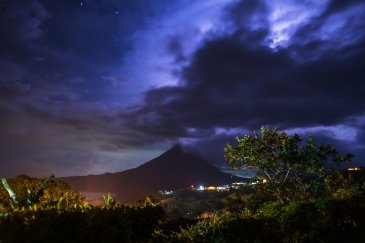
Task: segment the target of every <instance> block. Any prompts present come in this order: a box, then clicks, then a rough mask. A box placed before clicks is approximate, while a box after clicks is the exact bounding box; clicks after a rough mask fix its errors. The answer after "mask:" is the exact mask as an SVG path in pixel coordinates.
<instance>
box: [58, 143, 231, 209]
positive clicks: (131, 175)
mask: <svg viewBox="0 0 365 243" xmlns="http://www.w3.org/2000/svg"><path fill="white" fill-rule="evenodd" d="M62 179H63V180H65V181H66V182H68V183H70V184H71V185H72V186H74V187H75V188H76V189H77V190H79V191H82V192H99V193H109V192H110V193H112V194H114V195H116V199H117V200H118V201H121V202H123V203H130V202H134V201H136V200H138V199H142V198H143V197H144V196H146V195H148V194H150V193H152V192H157V191H158V190H176V189H182V188H188V187H190V186H191V185H223V184H229V183H232V182H234V181H237V180H236V178H234V177H233V178H232V176H231V175H229V174H226V173H223V172H221V171H220V170H218V169H217V168H216V167H214V166H213V165H212V164H211V163H209V162H208V161H206V160H204V159H203V158H201V157H199V156H197V155H195V154H191V153H187V152H184V151H183V149H182V148H181V147H180V146H179V145H176V146H174V147H172V148H171V149H170V150H168V151H166V152H165V153H163V154H161V155H160V156H158V157H157V158H155V159H152V160H151V161H148V162H147V163H144V164H142V165H140V166H139V167H137V168H134V169H130V170H126V171H122V172H116V173H106V174H102V175H88V176H72V177H65V178H62Z"/></svg>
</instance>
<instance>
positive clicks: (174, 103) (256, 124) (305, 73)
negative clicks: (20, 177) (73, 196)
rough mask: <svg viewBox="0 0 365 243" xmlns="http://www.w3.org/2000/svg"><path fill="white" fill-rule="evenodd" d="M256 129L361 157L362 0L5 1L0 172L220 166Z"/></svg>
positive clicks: (364, 105)
mask: <svg viewBox="0 0 365 243" xmlns="http://www.w3.org/2000/svg"><path fill="white" fill-rule="evenodd" d="M262 125H267V126H269V127H278V128H279V129H280V130H283V131H286V132H288V133H290V134H293V133H298V134H300V135H303V136H306V135H308V134H312V135H314V137H315V138H316V141H317V142H318V143H320V142H326V143H332V144H334V145H335V146H336V147H338V148H339V149H340V151H342V152H351V153H353V154H355V156H356V157H355V159H354V162H355V164H358V165H365V2H364V1H363V0H350V1H349V0H346V1H329V0H306V1H296V0H266V1H264V0H262V1H259V0H246V1H237V0H236V1H235V0H199V1H198V0H196V1H193V0H174V1H172V0H133V1H131V0H108V1H107V0H85V1H80V0H62V1H61V0H58V1H53V0H52V1H51V0H48V1H47V0H0V176H14V175H17V174H28V175H32V176H47V175H50V174H52V173H53V174H55V175H56V176H67V175H86V174H100V173H104V172H116V171H122V170H126V169H129V168H133V167H136V166H138V165H140V164H141V163H143V162H146V161H148V160H150V159H152V158H153V157H155V156H157V155H159V154H161V153H162V152H163V151H165V150H167V149H168V148H169V147H171V146H172V145H174V144H176V143H180V144H182V145H183V146H185V147H186V148H187V149H191V150H195V151H196V152H198V153H200V154H202V155H203V156H205V157H206V158H208V159H209V160H210V161H212V162H213V163H223V162H224V159H223V147H224V145H225V143H226V142H230V141H232V140H233V139H234V137H236V136H240V135H243V134H245V133H246V132H249V131H252V130H258V129H259V128H260V126H262Z"/></svg>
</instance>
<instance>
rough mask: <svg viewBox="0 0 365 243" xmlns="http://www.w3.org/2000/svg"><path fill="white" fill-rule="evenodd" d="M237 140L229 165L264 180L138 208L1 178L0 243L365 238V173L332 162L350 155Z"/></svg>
mask: <svg viewBox="0 0 365 243" xmlns="http://www.w3.org/2000/svg"><path fill="white" fill-rule="evenodd" d="M237 142H238V143H237V146H234V145H230V144H227V146H226V147H225V156H226V159H227V161H228V162H229V163H230V164H231V166H232V167H233V168H236V169H242V168H244V167H246V166H256V167H258V168H260V169H261V172H262V173H261V174H259V175H258V176H257V178H254V180H259V181H261V183H259V184H256V185H246V186H243V187H241V188H240V189H237V190H230V191H229V192H208V191H206V192H193V191H190V190H179V191H176V192H174V194H172V195H171V196H167V197H166V198H162V199H161V200H160V202H155V201H154V200H152V199H151V198H146V199H144V200H142V201H139V202H138V203H137V204H136V205H134V206H127V205H119V204H118V203H117V202H115V201H114V199H113V198H112V197H110V195H107V196H105V206H104V207H95V206H92V205H89V204H88V203H87V202H86V201H85V200H84V199H83V198H82V197H81V196H80V194H79V193H78V192H77V191H75V190H74V189H72V188H71V187H70V186H69V185H68V184H66V183H64V182H63V181H61V180H56V179H54V178H45V179H36V178H30V177H27V176H18V177H15V178H14V179H9V180H3V181H2V185H1V186H0V202H1V204H0V242H84V241H88V242H343V241H348V242H365V240H364V239H365V180H364V171H353V172H348V171H340V170H337V169H334V168H333V166H332V167H331V166H328V165H329V163H334V164H335V165H341V164H342V163H346V162H348V161H350V160H351V158H352V157H353V156H352V155H350V154H345V155H341V154H340V153H338V152H337V151H336V149H335V148H334V147H332V146H330V145H316V144H315V142H314V140H313V138H312V137H308V138H307V139H306V141H305V142H303V141H302V140H301V139H300V137H299V136H298V135H294V136H289V135H287V134H285V133H279V132H278V131H277V130H276V129H267V128H262V129H261V131H260V133H254V134H253V135H246V136H244V137H243V138H237ZM330 168H331V169H330ZM9 188H10V191H9Z"/></svg>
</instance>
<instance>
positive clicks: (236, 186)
mask: <svg viewBox="0 0 365 243" xmlns="http://www.w3.org/2000/svg"><path fill="white" fill-rule="evenodd" d="M266 182H267V180H266V179H263V180H262V181H253V182H249V183H246V182H234V183H232V184H231V185H224V186H208V187H204V186H203V185H199V186H197V187H195V186H194V185H191V186H190V189H191V190H193V191H229V190H230V189H239V188H240V187H241V186H244V185H249V186H253V185H256V184H259V183H266Z"/></svg>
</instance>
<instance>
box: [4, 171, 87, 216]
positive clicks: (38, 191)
mask: <svg viewBox="0 0 365 243" xmlns="http://www.w3.org/2000/svg"><path fill="white" fill-rule="evenodd" d="M3 181H5V182H6V185H7V186H8V188H7V189H6V187H5V186H4V183H3V185H2V186H0V203H1V205H2V207H3V211H4V210H14V209H16V208H19V209H21V208H23V207H33V206H38V207H47V206H55V205H59V206H61V205H66V201H67V205H69V206H74V205H76V204H79V205H84V204H86V202H85V200H84V199H83V198H82V196H81V195H80V193H79V192H78V191H76V190H75V189H73V188H72V187H71V186H70V185H69V184H67V183H66V182H64V181H62V180H56V179H54V177H53V176H51V177H48V178H45V179H39V178H32V177H29V176H26V175H20V176H17V177H15V178H13V179H9V180H7V179H5V178H4V179H3ZM9 189H10V190H11V192H12V194H11V195H10V194H9ZM14 199H15V200H14ZM0 210H1V208H0ZM0 213H1V211H0Z"/></svg>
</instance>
